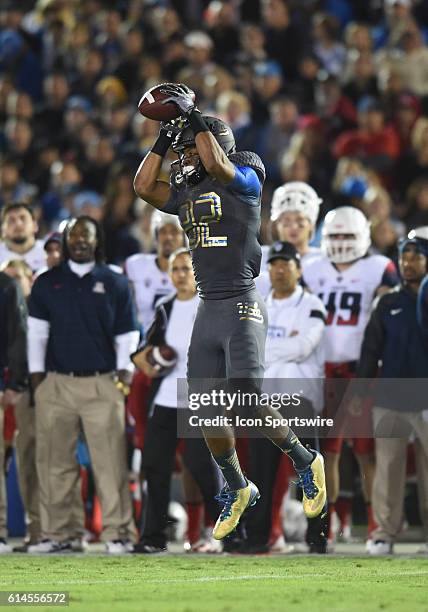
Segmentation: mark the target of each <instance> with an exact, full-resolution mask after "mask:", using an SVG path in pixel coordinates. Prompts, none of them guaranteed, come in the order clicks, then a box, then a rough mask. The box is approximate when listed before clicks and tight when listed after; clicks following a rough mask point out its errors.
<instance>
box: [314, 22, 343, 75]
mask: <svg viewBox="0 0 428 612" xmlns="http://www.w3.org/2000/svg"><path fill="white" fill-rule="evenodd" d="M337 35H338V23H337V21H336V19H335V18H334V17H332V16H331V15H328V14H326V13H316V14H315V15H314V17H313V19H312V38H313V40H314V52H315V55H316V56H317V57H318V59H319V60H320V61H321V63H322V66H323V68H324V69H325V70H326V71H327V72H328V73H329V74H334V75H335V76H340V75H341V74H342V70H343V67H344V64H345V47H344V45H343V44H342V43H340V42H339V41H338V39H337Z"/></svg>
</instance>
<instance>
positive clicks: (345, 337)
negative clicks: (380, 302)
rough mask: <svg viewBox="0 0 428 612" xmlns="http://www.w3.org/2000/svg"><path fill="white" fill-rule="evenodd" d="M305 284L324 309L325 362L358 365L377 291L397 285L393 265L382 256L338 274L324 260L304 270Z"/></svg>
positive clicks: (364, 259)
mask: <svg viewBox="0 0 428 612" xmlns="http://www.w3.org/2000/svg"><path fill="white" fill-rule="evenodd" d="M304 281H305V283H306V285H307V287H308V288H309V289H310V291H312V293H315V294H316V295H317V296H318V297H319V298H321V300H322V301H323V303H324V306H325V307H326V309H327V313H328V315H327V328H326V333H325V359H326V361H327V362H332V363H343V362H347V361H357V360H358V359H359V357H360V351H361V344H362V341H363V336H364V330H365V327H366V325H367V322H368V319H369V317H370V313H371V308H372V303H373V299H374V297H375V294H376V290H377V289H378V287H380V286H381V285H386V286H388V287H393V286H394V285H395V284H396V283H397V281H398V278H397V272H396V269H395V266H394V264H393V262H392V261H391V260H390V259H388V258H387V257H384V256H383V255H369V256H367V257H362V258H361V259H359V260H358V261H356V262H355V263H354V264H352V266H350V267H349V268H348V269H347V270H344V271H343V272H339V270H337V269H336V268H335V267H334V265H333V264H332V263H331V262H330V260H329V259H327V258H326V257H323V258H321V259H318V260H317V261H314V262H312V263H311V264H310V265H309V266H307V267H305V270H304Z"/></svg>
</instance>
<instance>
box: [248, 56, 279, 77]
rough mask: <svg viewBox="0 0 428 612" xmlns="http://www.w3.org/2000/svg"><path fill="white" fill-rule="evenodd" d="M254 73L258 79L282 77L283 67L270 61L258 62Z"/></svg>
mask: <svg viewBox="0 0 428 612" xmlns="http://www.w3.org/2000/svg"><path fill="white" fill-rule="evenodd" d="M254 72H255V74H256V76H258V77H270V76H277V77H282V70H281V66H280V65H279V64H278V63H277V62H275V61H273V60H268V61H266V62H258V63H257V64H256V65H255V66H254Z"/></svg>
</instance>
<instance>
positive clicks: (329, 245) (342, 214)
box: [321, 206, 371, 263]
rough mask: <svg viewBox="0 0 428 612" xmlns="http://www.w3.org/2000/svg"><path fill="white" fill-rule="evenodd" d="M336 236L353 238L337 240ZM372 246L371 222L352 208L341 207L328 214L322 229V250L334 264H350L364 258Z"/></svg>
mask: <svg viewBox="0 0 428 612" xmlns="http://www.w3.org/2000/svg"><path fill="white" fill-rule="evenodd" d="M335 234H348V235H349V236H351V235H352V238H345V239H339V240H338V239H336V238H333V237H332V236H333V235H335ZM370 245H371V238H370V222H369V221H368V220H367V219H366V217H365V215H364V213H362V212H361V210H358V208H353V207H352V206H341V207H340V208H336V209H334V210H331V211H330V212H329V213H327V215H326V217H325V219H324V225H323V228H322V241H321V248H322V250H323V252H324V255H326V256H327V257H328V258H329V260H330V261H332V262H333V263H349V262H351V261H355V260H356V259H360V257H364V255H365V254H366V253H367V251H368V250H369V247H370Z"/></svg>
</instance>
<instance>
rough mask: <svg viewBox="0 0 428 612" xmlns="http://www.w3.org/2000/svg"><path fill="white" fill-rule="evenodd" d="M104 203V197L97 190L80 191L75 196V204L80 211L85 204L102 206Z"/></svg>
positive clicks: (96, 206)
mask: <svg viewBox="0 0 428 612" xmlns="http://www.w3.org/2000/svg"><path fill="white" fill-rule="evenodd" d="M102 204H103V197H102V196H101V195H100V194H99V193H97V192H96V191H80V192H79V193H78V194H77V195H75V196H74V200H73V206H74V208H75V209H76V210H78V211H80V210H81V209H82V208H83V207H84V206H94V207H95V208H100V206H102Z"/></svg>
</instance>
